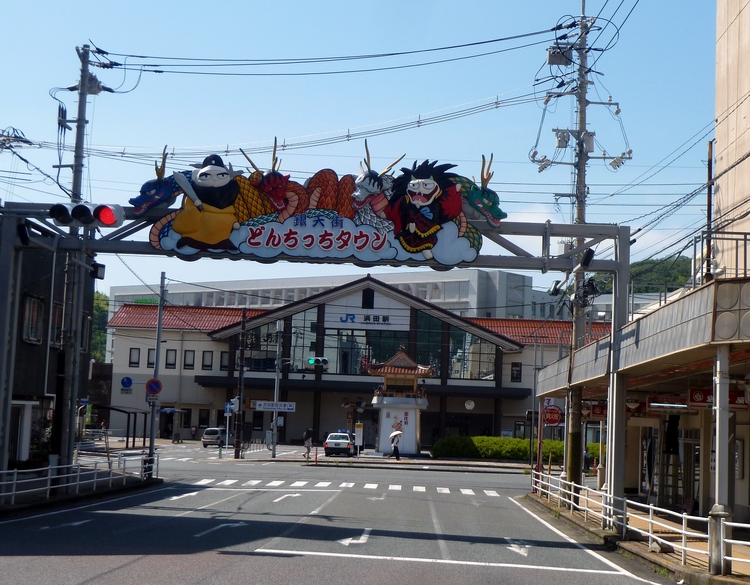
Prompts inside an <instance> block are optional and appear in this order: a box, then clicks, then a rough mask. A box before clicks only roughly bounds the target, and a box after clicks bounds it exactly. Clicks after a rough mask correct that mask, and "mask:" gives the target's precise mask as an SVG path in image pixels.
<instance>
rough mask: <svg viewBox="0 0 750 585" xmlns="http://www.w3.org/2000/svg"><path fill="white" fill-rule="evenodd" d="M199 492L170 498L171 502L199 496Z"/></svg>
mask: <svg viewBox="0 0 750 585" xmlns="http://www.w3.org/2000/svg"><path fill="white" fill-rule="evenodd" d="M197 495H198V492H190V493H189V494H181V495H179V496H172V497H171V498H169V499H170V500H180V499H182V498H187V497H188V496H197Z"/></svg>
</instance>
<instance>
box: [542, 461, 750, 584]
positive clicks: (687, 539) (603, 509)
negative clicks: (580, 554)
mask: <svg viewBox="0 0 750 585" xmlns="http://www.w3.org/2000/svg"><path fill="white" fill-rule="evenodd" d="M532 491H533V492H534V493H535V494H536V495H537V496H538V497H539V498H541V499H545V500H547V501H548V502H549V503H551V504H554V505H556V507H557V509H558V510H563V509H564V510H567V511H568V512H570V513H571V514H576V515H577V516H578V517H580V518H583V520H584V522H586V523H589V522H590V523H592V524H594V525H596V527H597V528H600V529H603V530H605V531H611V532H613V533H614V534H617V535H619V536H620V537H621V538H622V539H623V540H633V541H644V542H647V543H648V545H649V548H650V549H651V550H654V548H655V547H658V550H659V551H660V552H668V553H670V554H672V553H674V556H675V558H679V560H680V562H681V564H682V565H683V566H684V565H688V564H691V565H698V566H701V567H705V568H706V570H708V569H709V568H714V567H717V566H719V565H720V566H721V569H720V570H717V571H714V570H711V572H712V573H717V572H721V573H722V574H733V573H732V567H731V561H733V560H741V561H742V562H748V560H749V559H750V548H749V547H750V541H747V540H736V539H735V540H732V539H730V538H728V537H727V534H731V527H738V528H745V529H750V525H748V524H739V523H735V522H731V521H729V520H728V519H725V518H720V519H719V520H718V522H719V525H720V529H719V530H716V531H713V532H712V531H711V530H710V523H711V521H712V520H711V518H703V517H701V516H692V515H689V514H688V513H686V512H675V511H674V510H669V509H666V508H660V507H657V506H654V505H653V504H648V503H643V502H638V501H635V500H631V499H627V498H620V497H613V496H610V495H609V494H606V493H605V492H602V491H599V490H597V489H595V488H592V487H589V486H586V485H578V484H575V483H573V482H569V481H566V480H564V479H561V478H560V477H554V476H552V475H551V474H547V473H544V472H540V471H532ZM716 540H718V542H716ZM732 545H735V546H734V548H733V547H732ZM733 550H734V551H735V553H734V556H732V551H733ZM712 551H714V553H713V554H715V555H721V558H720V559H714V560H713V561H712V559H711V558H710V557H711V554H712ZM735 573H736V572H735ZM743 574H747V573H746V572H744V571H743Z"/></svg>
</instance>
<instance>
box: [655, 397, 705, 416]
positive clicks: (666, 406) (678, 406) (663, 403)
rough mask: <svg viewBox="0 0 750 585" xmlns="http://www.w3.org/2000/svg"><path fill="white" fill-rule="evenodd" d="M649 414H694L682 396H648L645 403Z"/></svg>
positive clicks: (693, 410)
mask: <svg viewBox="0 0 750 585" xmlns="http://www.w3.org/2000/svg"><path fill="white" fill-rule="evenodd" d="M646 409H647V411H648V413H649V414H695V413H696V412H697V411H696V410H695V409H693V408H690V407H689V405H688V399H687V398H685V397H684V396H649V397H648V401H647V403H646Z"/></svg>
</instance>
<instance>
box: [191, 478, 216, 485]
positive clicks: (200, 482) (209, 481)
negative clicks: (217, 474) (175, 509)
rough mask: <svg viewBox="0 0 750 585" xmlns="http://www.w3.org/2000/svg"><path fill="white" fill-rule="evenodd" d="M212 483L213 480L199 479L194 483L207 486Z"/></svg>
mask: <svg viewBox="0 0 750 585" xmlns="http://www.w3.org/2000/svg"><path fill="white" fill-rule="evenodd" d="M212 481H214V480H213V479H201V480H199V481H196V482H195V485H208V484H209V483H211V482H212Z"/></svg>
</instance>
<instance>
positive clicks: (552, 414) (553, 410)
mask: <svg viewBox="0 0 750 585" xmlns="http://www.w3.org/2000/svg"><path fill="white" fill-rule="evenodd" d="M543 416H544V424H546V425H549V426H551V427H556V426H557V425H559V424H560V423H561V422H562V420H563V411H562V408H560V407H559V406H555V405H551V406H545V407H544V411H543Z"/></svg>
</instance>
